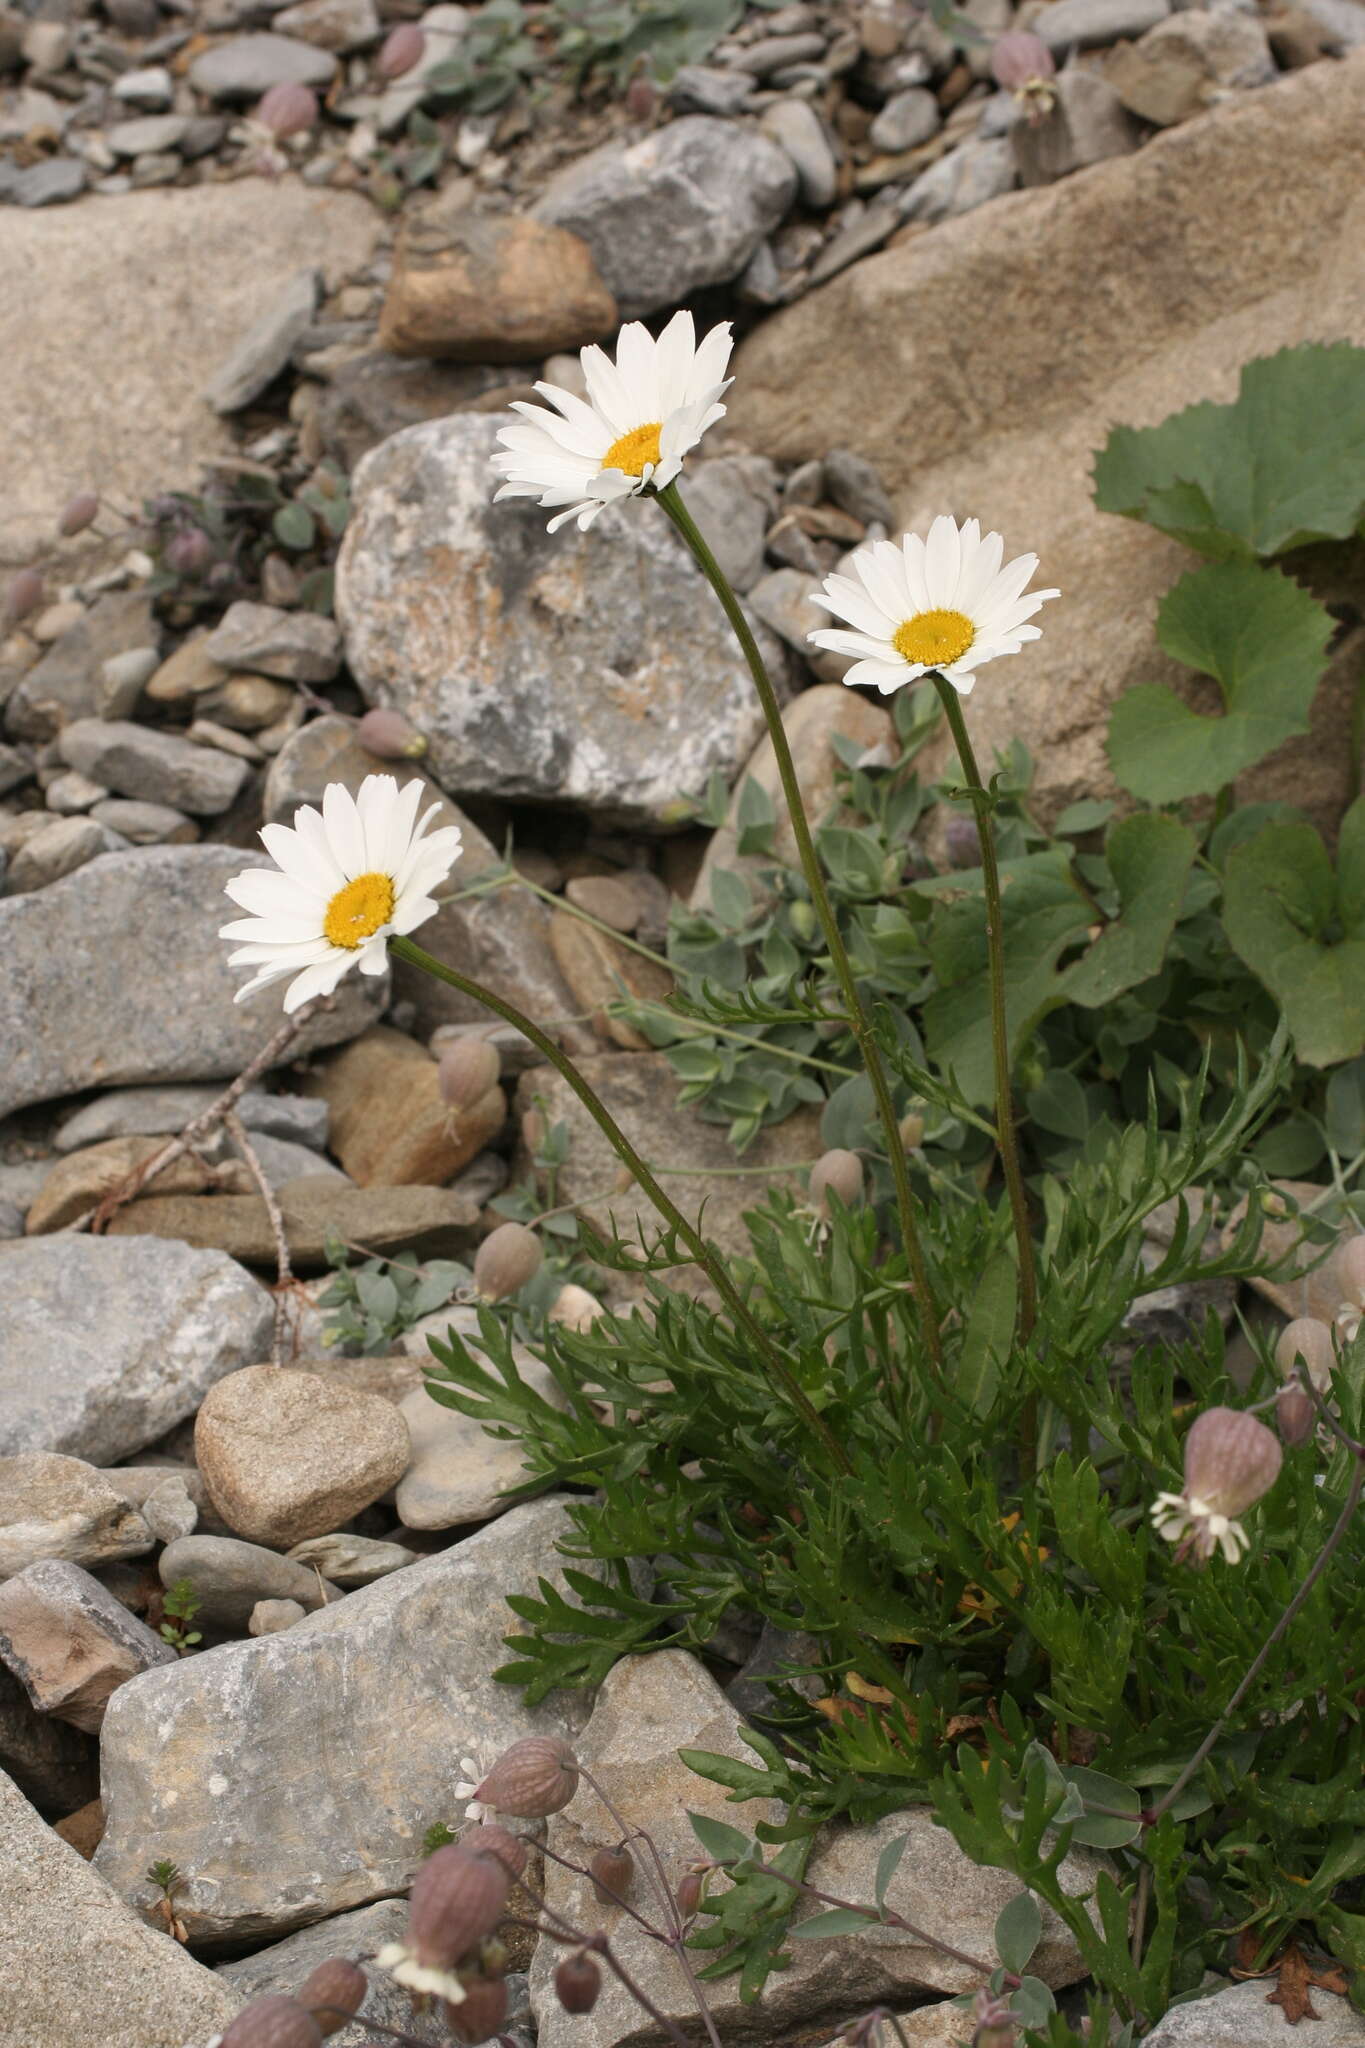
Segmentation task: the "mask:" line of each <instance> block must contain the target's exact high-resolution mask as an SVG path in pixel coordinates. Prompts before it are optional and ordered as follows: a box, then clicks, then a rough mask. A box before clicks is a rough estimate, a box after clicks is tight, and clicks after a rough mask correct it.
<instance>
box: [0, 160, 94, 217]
mask: <svg viewBox="0 0 1365 2048" xmlns="http://www.w3.org/2000/svg"><path fill="white" fill-rule="evenodd" d="M85 179H86V167H85V165H84V163H83V162H82V160H81V159H80V157H77V156H53V157H48V158H47V160H46V161H45V162H44V163H40V164H32V165H30V167H29V168H28V170H26V171H19V172H17V173H16V174H15V176H14V177H13V178H11V179H9V181H8V183H7V185H6V187H5V189H4V190H3V192H0V198H9V199H11V200H13V202H14V204H15V205H16V206H59V205H61V203H62V202H63V201H64V200H67V199H75V198H76V197H77V196H78V194H80V193H81V192H83V191H84V190H85Z"/></svg>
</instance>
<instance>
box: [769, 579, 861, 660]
mask: <svg viewBox="0 0 1365 2048" xmlns="http://www.w3.org/2000/svg"><path fill="white" fill-rule="evenodd" d="M819 588H820V578H819V577H818V576H813V575H811V574H809V573H808V572H807V571H806V570H804V569H772V570H770V571H769V573H768V574H767V575H766V576H764V577H761V578H760V579H759V581H758V582H757V583H756V584H755V585H754V587H753V589H752V590H751V591H750V592H749V602H750V604H751V605H752V606H753V608H754V610H755V611H756V612H757V613H758V616H759V617H760V618H761V619H762V621H763V623H764V625H765V626H768V627H770V628H771V629H772V631H773V632H774V633H776V634H777V635H778V636H779V637H780V638H781V639H783V640H785V641H786V643H787V645H788V646H789V647H790V648H792V649H793V651H794V652H796V653H798V654H801V655H803V656H804V657H805V659H806V660H807V661H808V662H809V664H810V666H811V667H812V668H813V669H814V671H815V673H816V675H817V676H819V677H820V679H821V681H822V682H830V683H836V682H838V681H840V679H841V678H842V676H843V673H844V670H845V669H846V668H847V667H848V665H849V657H848V656H846V655H842V654H830V653H829V651H828V650H827V649H825V648H821V647H812V646H811V644H810V641H809V639H808V638H807V635H808V634H809V633H810V632H811V631H812V630H813V629H814V628H815V627H818V626H819V625H820V623H821V621H822V620H824V619H827V618H828V617H829V614H828V612H825V611H822V610H821V609H820V607H819V605H817V604H815V603H813V602H812V599H813V597H814V595H815V592H816V591H817V590H819Z"/></svg>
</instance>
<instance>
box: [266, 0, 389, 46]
mask: <svg viewBox="0 0 1365 2048" xmlns="http://www.w3.org/2000/svg"><path fill="white" fill-rule="evenodd" d="M273 21H274V25H275V28H276V29H277V30H278V31H279V33H280V34H281V35H286V36H297V37H298V39H299V41H300V42H304V43H312V44H313V45H314V47H315V48H316V49H319V50H332V51H335V53H336V54H337V55H338V56H343V55H345V54H346V53H348V52H349V51H351V50H365V49H368V48H369V46H370V44H371V43H377V42H378V41H379V38H380V36H381V35H382V34H383V32H384V31H383V25H382V23H381V22H380V19H379V12H378V9H377V8H376V7H375V4H374V0H296V4H295V5H294V6H293V7H286V8H285V9H284V10H283V12H281V13H279V14H276V15H275V16H274V17H273Z"/></svg>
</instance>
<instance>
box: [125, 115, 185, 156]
mask: <svg viewBox="0 0 1365 2048" xmlns="http://www.w3.org/2000/svg"><path fill="white" fill-rule="evenodd" d="M190 120H191V116H190V115H189V114H144V115H142V116H141V118H140V119H139V120H136V121H115V123H114V125H113V127H112V128H107V129H106V130H105V135H104V139H105V141H106V142H107V143H108V145H109V147H110V149H112V150H113V152H114V155H115V156H122V157H134V156H145V155H146V154H147V153H148V152H159V151H161V150H168V149H175V148H177V147H178V145H179V144H180V143H181V142H183V141H184V139H185V135H186V133H187V131H188V129H189V126H190Z"/></svg>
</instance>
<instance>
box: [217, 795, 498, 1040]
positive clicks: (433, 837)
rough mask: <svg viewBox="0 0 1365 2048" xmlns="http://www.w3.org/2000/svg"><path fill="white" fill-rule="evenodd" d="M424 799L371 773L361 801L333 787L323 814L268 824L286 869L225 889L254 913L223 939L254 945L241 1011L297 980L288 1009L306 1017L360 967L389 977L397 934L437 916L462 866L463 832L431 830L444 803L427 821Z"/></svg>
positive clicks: (244, 878) (261, 871) (264, 871)
mask: <svg viewBox="0 0 1365 2048" xmlns="http://www.w3.org/2000/svg"><path fill="white" fill-rule="evenodd" d="M421 801H422V784H421V783H420V782H418V781H412V782H409V783H408V784H407V786H406V787H405V788H404V789H401V790H400V789H399V787H398V783H397V781H396V780H395V778H394V777H393V776H392V775H367V776H366V778H365V780H364V781H363V782H362V783H361V785H360V794H359V796H358V797H353V796H352V795H351V792H350V791H349V790H348V789H347V788H345V786H344V785H343V784H342V783H340V782H332V783H329V784H328V786H327V788H326V790H325V791H324V793H323V798H322V809H321V811H317V810H315V809H314V808H313V806H312V805H311V804H305V805H304V806H303V808H302V809H301V810H300V811H298V812H296V813H295V817H294V823H293V825H292V826H289V825H263V826H262V828H261V839H262V842H263V843H264V846H265V849H266V852H267V853H269V854H271V855H272V856H273V858H274V859H275V860H276V861H277V862H278V864H279V865H278V867H277V868H248V869H246V871H245V872H244V873H243V874H240V875H234V877H233V879H232V880H231V881H230V882H229V883H228V884H227V893H228V895H229V896H230V897H231V898H232V900H233V902H234V903H239V904H240V905H241V907H242V909H243V910H247V911H250V912H251V915H250V916H249V917H243V918H237V919H235V920H234V921H233V922H232V923H231V924H225V925H223V926H222V927H221V929H220V931H219V934H218V936H219V938H222V939H244V940H245V941H246V944H245V945H241V946H238V948H237V949H236V951H235V952H234V953H232V954H231V955H230V956H229V957H230V960H231V963H232V965H233V966H234V967H248V966H249V967H254V968H255V969H256V972H255V974H253V975H252V977H251V979H250V981H248V982H247V983H246V985H245V987H244V988H240V989H238V991H237V1001H238V1002H239V1003H243V1002H245V1001H246V999H247V997H248V996H253V995H255V993H256V991H257V990H258V989H262V988H268V987H269V986H270V984H271V983H272V982H275V981H282V980H284V978H285V977H286V976H288V975H292V976H293V977H294V978H293V980H292V981H291V982H290V984H289V987H288V989H287V991H286V992H285V998H284V1007H285V1010H286V1011H291V1010H297V1009H298V1008H299V1007H300V1005H301V1004H303V1003H306V1002H309V1001H310V1000H311V999H312V998H313V997H314V996H322V995H330V994H331V992H332V990H333V989H334V988H335V987H336V985H337V983H338V982H339V981H340V980H341V977H342V975H343V974H345V972H346V970H347V969H348V968H350V967H359V969H360V971H361V973H362V974H382V973H383V972H384V968H385V965H386V962H387V942H388V938H389V935H390V933H394V932H398V933H402V932H410V931H415V930H416V928H417V926H418V925H419V924H423V923H424V922H425V921H426V919H427V918H429V917H431V916H432V915H433V914H434V912H435V911H436V910H437V909H438V907H439V906H438V905H437V904H436V903H435V902H434V900H433V899H432V897H431V895H430V893H429V892H430V891H431V890H432V889H434V888H435V887H436V885H437V883H438V882H441V881H443V880H444V878H445V877H446V875H447V874H449V872H450V870H451V868H452V867H453V866H454V864H455V862H456V860H457V859H458V858H459V853H460V830H459V827H458V826H457V825H444V826H442V828H441V829H440V831H438V832H432V833H430V834H428V831H427V827H428V826H429V825H430V823H431V821H432V819H433V818H434V817H435V816H436V814H437V812H438V811H439V810H440V808H441V807H440V805H439V804H433V805H432V806H431V808H430V809H429V810H428V811H427V812H426V814H425V816H424V817H422V818H421V819H420V820H419V819H418V817H417V807H418V805H419V804H420V803H421Z"/></svg>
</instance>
